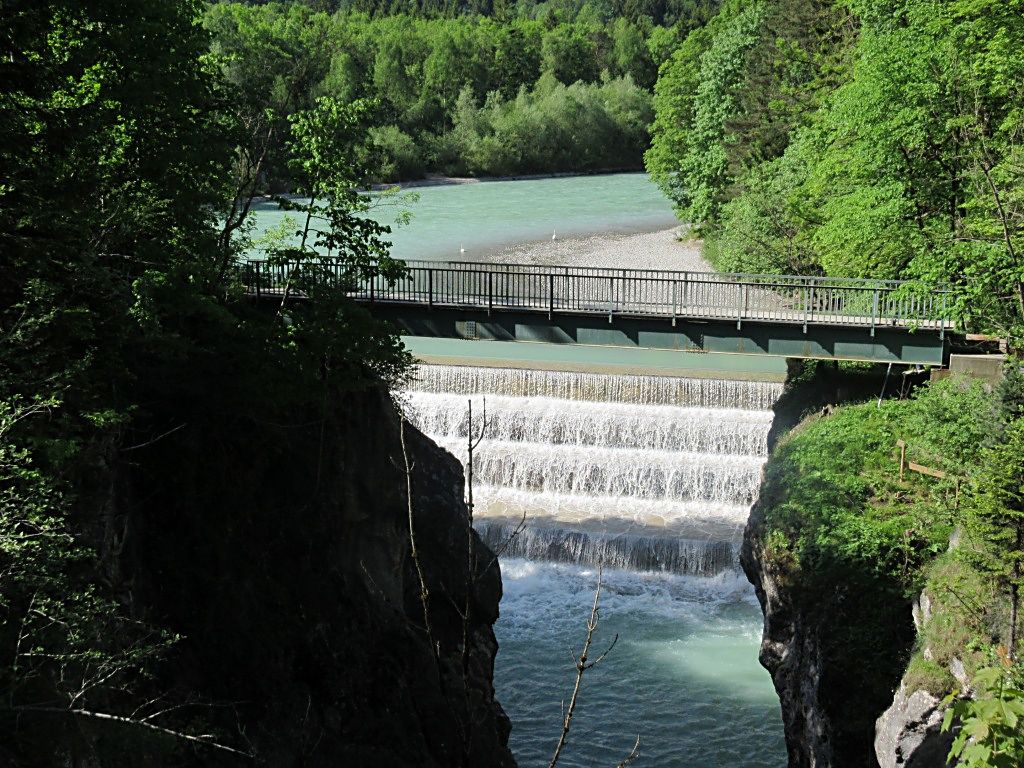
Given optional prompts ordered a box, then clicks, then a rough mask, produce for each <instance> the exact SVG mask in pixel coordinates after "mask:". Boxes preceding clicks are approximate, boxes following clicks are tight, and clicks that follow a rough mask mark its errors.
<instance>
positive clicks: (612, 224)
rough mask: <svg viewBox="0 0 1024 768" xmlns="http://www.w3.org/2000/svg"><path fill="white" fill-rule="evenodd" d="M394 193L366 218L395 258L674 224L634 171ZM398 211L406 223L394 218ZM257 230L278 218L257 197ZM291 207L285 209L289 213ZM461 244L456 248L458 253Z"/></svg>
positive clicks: (479, 251) (452, 254)
mask: <svg viewBox="0 0 1024 768" xmlns="http://www.w3.org/2000/svg"><path fill="white" fill-rule="evenodd" d="M409 191H410V192H412V193H414V194H416V195H418V196H419V200H418V201H417V202H415V203H410V204H403V202H402V197H401V196H384V197H380V196H377V197H376V198H375V199H376V200H377V201H378V202H377V205H376V206H375V208H374V209H373V211H372V212H371V215H372V217H373V218H374V219H376V220H377V221H379V222H381V223H382V224H388V225H390V226H392V233H391V235H390V236H389V237H388V239H389V240H390V241H391V243H392V255H394V256H396V257H398V258H401V259H436V260H445V259H449V260H458V259H460V258H461V259H472V258H475V257H479V256H481V255H483V254H487V253H492V252H494V251H495V250H498V249H500V248H502V247H505V246H510V245H518V244H521V243H528V242H535V241H539V240H545V239H550V238H551V235H552V234H555V235H556V236H557V237H560V238H561V237H570V236H578V235H591V234H598V233H603V232H608V233H617V234H623V233H630V232H649V231H653V230H656V229H665V228H667V227H671V226H673V225H674V224H676V223H678V222H677V221H676V219H675V217H674V216H673V215H672V208H671V206H670V205H669V203H668V201H667V200H666V199H665V198H664V197H663V196H662V194H661V192H659V191H658V188H657V187H656V186H655V185H654V184H653V183H652V182H651V181H650V180H649V179H648V178H647V176H646V175H645V174H642V173H621V174H611V175H603V176H571V177H563V178H554V179H528V180H523V181H485V182H479V183H469V184H452V185H444V186H436V187H420V188H416V189H412V190H409ZM402 210H408V211H409V212H411V213H412V220H411V222H410V223H409V224H408V225H405V226H397V225H396V224H395V221H396V218H397V217H398V214H399V213H400V212H401V211H402ZM255 212H256V215H257V229H258V230H260V231H262V230H265V229H267V228H269V227H273V226H277V225H278V224H280V222H281V221H282V220H283V218H284V214H283V213H281V212H280V211H279V210H278V209H277V206H276V204H274V203H271V202H264V203H257V204H256V206H255ZM294 215H295V214H292V216H294ZM463 250H464V252H463Z"/></svg>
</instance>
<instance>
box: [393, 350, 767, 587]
mask: <svg viewBox="0 0 1024 768" xmlns="http://www.w3.org/2000/svg"><path fill="white" fill-rule="evenodd" d="M781 388H782V385H781V384H777V383H769V382H760V381H724V380H716V379H696V378H674V377H666V376H634V375H622V374H601V373H582V372H562V371H542V370H523V369H506V368H477V367H469V366H448V365H423V366H421V367H420V368H419V370H418V373H417V376H416V378H415V380H414V382H413V383H412V385H411V386H410V389H409V391H408V392H407V395H406V398H407V403H406V407H407V411H408V413H409V415H410V418H411V419H412V420H413V421H414V423H415V424H416V425H417V426H418V427H419V428H420V429H422V430H423V431H424V432H426V433H427V434H428V435H430V436H431V437H432V438H433V439H434V440H435V441H436V442H437V443H438V444H439V445H441V446H443V447H444V448H446V449H448V450H449V451H451V452H452V453H453V454H455V455H456V456H458V457H459V458H460V459H462V461H463V462H465V461H466V442H467V432H468V420H467V400H468V399H472V401H473V403H474V414H475V422H476V423H475V425H474V426H475V428H476V429H479V428H480V427H481V425H482V423H483V419H484V417H485V415H486V423H487V426H486V431H485V433H484V439H483V441H482V442H481V444H480V446H479V447H478V448H477V450H476V451H475V452H474V477H475V487H474V497H475V501H476V504H475V509H476V522H477V528H478V530H479V531H480V533H481V535H482V536H483V537H484V538H485V540H487V541H488V543H489V544H490V545H491V546H492V548H495V549H499V548H500V549H502V550H503V553H504V554H505V555H506V556H515V557H523V558H526V559H528V560H555V561H560V562H571V563H596V562H603V563H605V564H606V565H608V566H610V567H619V568H625V569H629V570H640V571H666V572H671V573H679V574H689V575H699V576H710V575H714V574H717V573H720V572H722V571H724V570H727V569H734V568H736V546H737V544H738V540H739V536H740V532H741V531H742V526H743V524H744V522H745V521H746V517H747V513H748V510H749V508H750V505H751V503H752V502H753V501H754V499H755V497H756V495H757V489H758V485H759V483H760V474H761V468H762V466H763V464H764V462H765V458H766V453H767V450H766V444H767V436H768V430H769V429H770V427H771V418H772V413H771V410H770V409H771V407H772V404H773V403H774V401H775V399H776V398H777V397H778V396H779V394H780V393H781ZM524 513H525V515H526V527H525V529H524V530H523V531H521V532H519V533H518V534H516V535H513V533H514V532H515V531H516V523H517V522H518V521H519V520H520V519H521V518H522V515H523V514H524Z"/></svg>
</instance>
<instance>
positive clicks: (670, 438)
mask: <svg viewBox="0 0 1024 768" xmlns="http://www.w3.org/2000/svg"><path fill="white" fill-rule="evenodd" d="M407 397H408V402H409V407H410V408H411V409H412V412H414V413H415V414H416V422H417V425H418V426H419V427H420V429H422V430H423V431H424V432H427V433H428V434H431V435H436V436H438V437H444V438H447V439H451V438H465V437H466V434H467V426H468V420H467V418H466V399H467V398H466V395H464V394H450V393H447V392H410V393H408V395H407ZM474 399H475V400H476V401H477V403H476V405H477V411H476V416H477V418H478V419H479V418H481V417H482V416H483V415H484V411H483V409H484V406H486V415H487V418H488V426H487V437H488V438H489V439H493V440H506V441H507V440H518V441H522V442H530V443H547V444H550V445H577V446H587V445H595V446H605V447H622V448H643V449H653V450H658V451H685V452H689V453H724V454H731V455H751V456H760V455H763V454H764V450H765V441H766V438H767V435H768V430H769V429H770V428H771V424H772V419H771V417H772V414H771V411H750V410H741V409H737V408H681V407H677V406H665V405H661V406H658V405H652V406H648V407H646V408H638V407H637V406H636V405H633V404H629V403H602V402H594V401H580V400H566V399H560V398H556V397H540V396H538V397H530V398H524V397H509V396H506V395H487V396H484V397H476V398H474ZM478 425H479V423H478Z"/></svg>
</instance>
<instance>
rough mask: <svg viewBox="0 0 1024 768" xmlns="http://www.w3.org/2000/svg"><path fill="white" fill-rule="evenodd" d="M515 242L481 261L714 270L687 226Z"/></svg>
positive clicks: (482, 258) (621, 267)
mask: <svg viewBox="0 0 1024 768" xmlns="http://www.w3.org/2000/svg"><path fill="white" fill-rule="evenodd" d="M553 234H554V236H555V239H553V240H547V241H544V240H542V241H538V242H531V243H523V244H521V245H513V246H509V247H507V248H504V249H502V250H500V251H497V252H496V253H494V254H491V255H489V256H485V257H481V258H480V261H488V262H496V263H501V264H539V265H546V266H552V265H557V266H568V267H610V268H617V269H672V270H685V271H690V272H713V271H714V269H713V267H712V266H711V265H710V264H708V262H707V261H705V260H704V258H703V257H702V256H701V250H702V247H703V242H702V241H701V240H697V239H695V238H693V239H690V238H688V237H687V235H688V232H687V228H686V227H669V228H667V229H659V230H655V231H654V232H630V233H611V234H600V235H583V236H578V237H566V238H562V237H559V236H558V233H557V230H556V231H554V232H553Z"/></svg>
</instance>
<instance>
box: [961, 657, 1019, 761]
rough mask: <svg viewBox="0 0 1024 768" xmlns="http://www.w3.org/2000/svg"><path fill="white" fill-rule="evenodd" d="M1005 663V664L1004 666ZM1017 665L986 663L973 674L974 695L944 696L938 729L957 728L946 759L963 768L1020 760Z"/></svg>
mask: <svg viewBox="0 0 1024 768" xmlns="http://www.w3.org/2000/svg"><path fill="white" fill-rule="evenodd" d="M1008 667H1009V668H1008ZM1022 677H1024V676H1022V673H1021V670H1020V669H1019V668H1016V669H1014V668H1012V667H1010V665H1009V664H1007V663H1003V664H1000V665H996V666H992V667H987V668H985V669H983V670H981V671H980V672H978V674H976V675H975V676H974V678H973V681H972V682H973V684H974V687H975V696H974V697H972V698H969V699H964V698H957V697H956V696H952V695H951V696H950V697H949V698H948V699H947V706H948V707H949V708H948V709H947V710H946V715H945V718H944V719H943V722H942V729H943V730H944V731H948V730H949V729H950V728H952V727H953V723H954V722H957V723H959V725H960V730H959V732H958V733H957V735H956V739H954V741H953V748H952V749H951V750H950V755H949V757H950V760H952V759H954V758H955V759H956V760H957V763H956V764H957V765H962V766H965V768H989V767H990V766H991V768H1017V766H1019V765H1020V764H1021V762H1022V760H1024V728H1022V727H1021V723H1022V721H1024V683H1022Z"/></svg>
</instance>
